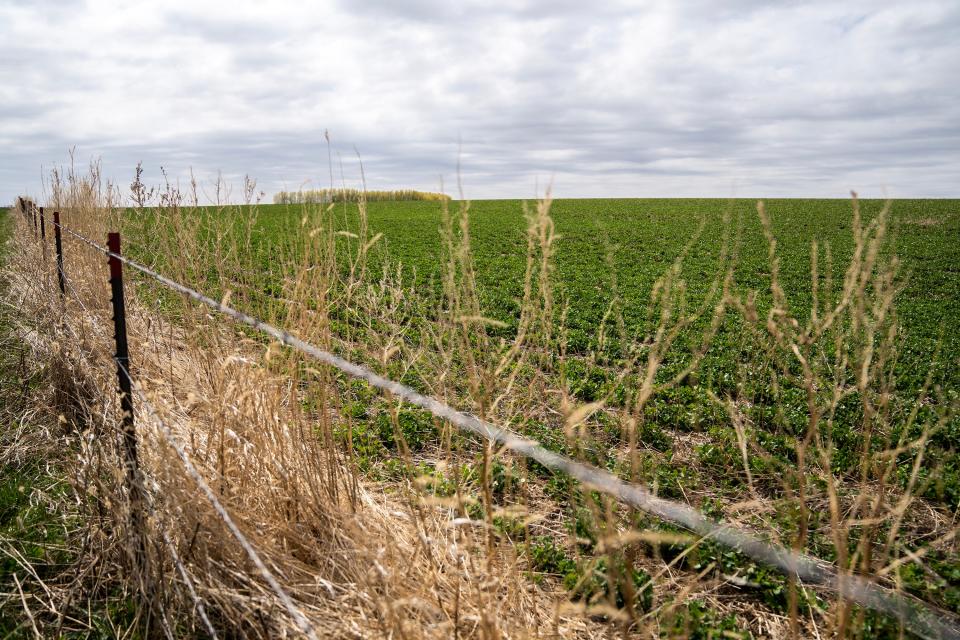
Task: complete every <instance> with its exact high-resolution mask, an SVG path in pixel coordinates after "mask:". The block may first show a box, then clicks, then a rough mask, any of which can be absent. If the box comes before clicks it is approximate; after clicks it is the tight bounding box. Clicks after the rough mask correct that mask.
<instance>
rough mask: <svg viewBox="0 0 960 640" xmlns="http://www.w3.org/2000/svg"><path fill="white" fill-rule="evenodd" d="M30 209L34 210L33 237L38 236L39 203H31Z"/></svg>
mask: <svg viewBox="0 0 960 640" xmlns="http://www.w3.org/2000/svg"><path fill="white" fill-rule="evenodd" d="M30 210H31V211H32V212H33V237H34V238H36V237H37V205H35V204H33V203H32V202H31V203H30Z"/></svg>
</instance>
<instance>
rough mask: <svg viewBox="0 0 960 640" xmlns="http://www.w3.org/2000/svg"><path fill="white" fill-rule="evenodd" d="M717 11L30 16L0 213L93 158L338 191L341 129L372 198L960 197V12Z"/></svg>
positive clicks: (932, 6) (43, 10) (257, 10)
mask: <svg viewBox="0 0 960 640" xmlns="http://www.w3.org/2000/svg"><path fill="white" fill-rule="evenodd" d="M717 4H718V3H713V2H708V1H706V0H688V1H686V2H609V3H583V2H574V1H564V2H546V1H541V0H525V1H521V2H503V3H497V2H488V1H485V2H479V1H476V2H473V1H470V2H463V3H449V2H439V1H432V0H403V1H397V2H387V1H386V0H383V1H377V2H367V3H348V2H345V1H342V2H332V3H330V4H313V3H311V4H309V5H304V4H303V3H295V2H276V3H269V4H266V3H259V2H246V1H235V2H229V3H227V2H207V3H197V2H187V1H186V0H174V1H171V2H166V3H158V4H149V3H148V4H143V3H138V4H133V3H118V2H108V1H106V0H90V1H89V2H86V3H79V2H46V3H25V2H16V3H6V4H4V5H3V6H2V7H0V36H2V37H0V55H2V56H3V59H4V60H5V61H7V64H5V65H4V66H3V67H2V69H0V81H2V82H0V142H2V143H3V146H4V148H5V149H6V150H8V151H6V152H5V157H4V158H3V160H2V162H0V198H2V199H6V200H10V199H12V198H13V196H14V195H16V194H17V193H21V192H23V191H24V190H28V191H30V192H31V193H34V194H36V193H39V192H40V179H39V176H40V168H41V166H46V167H49V166H51V165H52V164H53V163H55V162H58V161H59V162H62V161H64V160H65V159H66V157H67V151H68V149H70V148H73V147H76V148H77V153H78V154H79V157H81V158H84V159H85V158H87V157H89V156H99V157H102V159H103V163H104V169H105V174H106V175H108V176H113V177H114V178H115V179H116V181H117V182H118V183H119V184H126V183H127V182H128V181H129V178H130V177H131V176H132V172H133V167H134V166H135V164H136V163H137V161H140V160H142V161H143V162H144V166H145V167H146V168H147V172H148V173H147V176H148V178H152V179H154V180H158V179H159V168H160V166H163V167H164V168H165V169H166V170H167V171H168V172H169V174H170V175H171V176H173V177H174V178H177V177H179V178H181V179H186V176H187V175H188V174H189V171H190V169H191V168H193V170H194V172H195V174H197V175H200V176H210V175H214V174H215V173H216V172H217V170H222V171H223V172H224V175H226V176H227V177H228V178H232V179H236V180H239V179H240V178H242V176H243V175H244V174H250V175H253V176H256V177H257V178H258V179H259V182H260V185H261V186H262V187H263V188H264V189H265V190H267V191H268V192H273V191H276V190H278V189H281V188H285V187H286V188H289V187H296V186H298V185H300V184H301V183H304V182H305V181H308V180H309V181H312V183H313V184H319V185H324V184H326V183H327V182H329V167H328V165H327V149H326V141H325V138H324V131H325V130H329V131H330V132H331V134H332V136H333V141H334V146H335V161H334V162H335V165H336V167H335V171H334V173H335V174H337V176H336V181H338V182H339V180H340V175H339V174H340V168H339V165H340V161H341V160H342V161H343V167H344V171H343V173H344V178H345V179H346V180H347V181H348V183H349V184H352V185H356V184H357V183H358V181H359V166H358V163H357V158H356V156H357V152H359V154H360V156H361V157H362V158H363V160H364V169H365V172H366V177H367V183H368V185H369V186H370V187H371V188H391V187H412V188H423V189H436V188H438V186H439V184H440V181H441V179H443V180H444V181H445V184H446V185H448V186H451V185H453V184H455V182H456V171H457V164H458V160H459V162H460V166H461V168H462V169H461V170H462V180H463V183H464V186H465V190H466V193H467V195H468V196H470V197H474V198H483V197H531V196H533V195H535V192H534V189H535V186H536V185H539V186H541V187H542V186H543V185H544V184H546V183H547V182H549V181H551V180H552V181H553V184H554V188H555V193H556V194H557V195H559V196H565V197H577V196H583V197H598V196H639V197H642V196H720V197H724V196H730V195H740V196H778V195H781V196H782V195H789V196H827V197H830V196H833V197H843V196H844V195H845V194H846V193H847V191H848V190H849V189H857V190H859V191H861V193H863V194H864V195H872V196H882V195H884V194H885V193H887V194H890V195H893V196H900V197H907V196H928V197H944V196H953V197H958V196H960V180H958V178H960V152H958V151H957V149H960V85H958V84H957V83H956V82H955V81H954V79H953V76H954V75H955V69H956V66H957V64H958V62H960V44H958V43H957V42H956V38H955V37H954V36H955V34H956V33H957V32H958V31H960V6H958V5H957V4H956V3H953V2H949V1H948V0H935V1H934V0H931V1H923V0H920V1H917V2H912V3H910V4H909V5H904V4H902V3H895V2H873V1H869V0H860V1H853V2H848V3H834V2H812V3H794V2H774V3H770V2H754V1H751V0H740V1H737V2H732V3H720V4H722V5H723V6H722V7H718V6H716V5H717ZM593 5H598V6H593ZM51 34H56V36H53V35H51Z"/></svg>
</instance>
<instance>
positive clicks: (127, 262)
mask: <svg viewBox="0 0 960 640" xmlns="http://www.w3.org/2000/svg"><path fill="white" fill-rule="evenodd" d="M20 211H21V213H22V214H23V215H24V216H25V217H26V218H27V219H28V220H29V217H30V215H31V214H32V215H33V219H34V229H35V234H36V230H37V228H38V224H37V221H38V217H37V213H38V211H39V232H40V233H39V242H40V243H41V250H42V251H44V252H45V251H46V235H45V231H44V218H45V216H44V210H43V207H39V208H38V207H37V206H36V205H35V204H34V203H33V202H31V201H29V200H25V199H23V198H21V199H20ZM53 225H54V230H55V239H56V241H55V249H56V253H57V277H58V284H59V289H60V295H61V296H63V295H66V291H67V289H69V288H70V287H69V286H66V283H67V282H68V280H67V278H66V274H65V272H64V266H63V265H64V260H63V247H62V241H61V232H65V233H67V234H68V235H70V236H71V237H73V238H75V239H76V240H78V241H80V242H82V243H85V244H86V245H88V246H89V247H91V248H93V249H94V250H96V251H98V252H100V253H101V254H102V255H103V256H104V257H105V258H106V259H107V262H108V265H109V272H110V285H111V292H112V300H111V302H112V305H113V314H114V317H113V321H114V330H115V342H116V354H115V356H114V360H115V362H116V365H117V379H118V393H119V396H120V402H121V407H122V411H123V417H122V420H123V443H124V459H125V462H126V482H127V484H128V490H129V491H130V495H131V519H132V521H133V522H132V523H131V524H132V525H133V530H134V531H140V530H141V529H142V518H143V509H145V508H148V507H147V506H146V505H148V504H149V501H148V500H147V499H146V496H144V495H143V485H142V482H141V481H140V479H139V478H138V469H137V436H136V430H135V422H134V405H133V397H134V396H136V397H137V399H138V400H139V402H140V404H141V406H142V407H143V408H144V409H145V410H146V411H147V412H148V413H149V414H151V415H152V416H153V417H154V418H155V419H156V420H157V422H158V424H159V425H160V427H161V434H162V435H163V437H164V439H165V440H166V441H167V443H168V444H169V445H170V446H171V447H172V448H173V449H174V450H175V451H176V453H177V456H178V457H179V459H180V461H181V463H182V464H183V466H184V469H185V470H186V472H187V474H188V475H189V476H190V477H191V479H192V480H193V481H194V482H195V483H196V484H197V486H198V488H199V489H200V491H201V493H203V494H204V496H205V498H206V499H207V500H208V501H209V502H210V504H211V506H212V507H213V508H214V510H215V511H216V513H217V514H218V515H219V517H220V518H221V519H222V520H223V522H224V524H225V525H226V527H227V529H228V530H229V532H230V533H231V535H233V537H234V538H236V540H237V542H238V543H239V544H240V546H241V547H242V548H243V550H244V552H245V553H246V554H247V555H248V556H249V558H250V560H251V562H252V563H253V564H254V566H255V567H256V568H257V570H258V572H259V573H260V574H261V576H262V577H263V578H264V580H265V581H266V582H267V584H268V585H269V586H270V588H271V589H272V590H273V591H274V592H275V593H276V595H277V596H278V598H279V599H280V600H281V602H282V603H283V605H284V606H285V607H286V608H287V610H288V611H289V613H290V614H291V616H292V617H293V619H294V620H295V621H296V623H297V625H298V626H299V627H300V629H301V631H303V633H304V634H305V635H307V636H308V637H311V638H312V637H315V633H314V630H313V627H312V625H311V624H310V622H309V620H308V619H307V618H306V616H304V614H303V613H302V612H301V611H300V610H299V609H298V608H297V607H296V606H295V604H294V603H293V601H292V599H291V598H290V597H289V596H288V595H287V594H286V593H285V592H284V590H283V589H282V587H281V586H280V584H279V582H278V581H277V580H276V578H275V576H274V575H273V573H272V572H271V571H270V569H269V568H268V567H267V565H266V564H265V563H264V562H263V560H262V559H261V558H260V556H259V554H258V553H257V551H256V549H255V548H254V547H253V545H252V544H251V543H250V542H249V540H247V538H246V537H245V536H244V535H243V534H242V532H241V531H240V529H239V528H238V527H237V526H236V524H235V523H234V521H233V519H232V518H231V517H230V514H229V512H228V511H227V509H226V508H225V507H224V506H223V504H222V503H221V502H220V501H219V499H218V498H217V496H216V494H215V493H214V492H213V491H212V490H211V488H210V487H209V485H208V484H207V483H206V481H205V480H204V478H203V476H202V475H201V474H200V473H199V471H198V470H197V469H196V467H195V466H194V464H193V462H192V461H191V459H190V457H189V455H188V454H187V453H186V450H185V449H184V447H183V446H182V445H181V444H180V443H179V442H178V441H177V440H176V438H174V436H173V433H172V431H171V430H170V429H169V428H168V427H167V425H165V424H164V423H163V421H162V420H161V419H160V416H159V414H158V412H157V411H156V410H155V409H154V408H153V407H152V405H151V404H150V402H149V400H148V399H147V397H146V396H145V395H144V394H143V393H142V391H141V390H140V388H139V387H138V386H137V384H136V382H135V380H134V376H133V375H132V373H131V371H132V369H131V365H130V359H129V354H128V348H127V337H126V317H125V308H124V293H123V266H126V267H129V268H131V269H133V270H135V271H137V272H139V273H141V274H143V275H145V276H147V277H149V278H151V279H153V280H155V281H156V282H158V283H160V284H161V285H163V286H165V287H167V288H169V289H171V290H173V291H176V292H178V293H180V294H182V295H184V296H186V297H188V298H190V299H192V300H194V301H196V302H199V303H201V304H203V305H206V306H207V307H209V308H211V309H213V310H214V311H217V312H219V313H220V314H222V315H224V316H226V317H227V318H230V319H231V320H233V321H235V322H238V323H241V324H245V325H248V326H250V327H252V328H253V329H255V330H257V331H259V332H261V333H263V334H264V335H266V336H269V337H271V338H273V339H274V340H276V341H278V342H280V343H281V344H284V345H286V346H288V347H291V348H293V349H295V350H297V351H299V352H301V353H303V354H305V355H307V356H310V357H311V358H313V359H315V360H318V361H320V362H322V363H324V364H327V365H329V366H332V367H335V368H336V369H339V370H340V371H342V372H343V373H345V374H347V375H348V376H351V377H353V378H357V379H361V380H364V381H366V382H367V383H368V384H370V385H371V386H373V387H375V388H376V389H379V390H381V391H384V392H386V393H389V394H391V395H392V396H394V397H396V398H399V399H401V400H403V401H404V402H407V403H409V404H412V405H415V406H417V407H420V408H422V409H425V410H427V411H429V412H430V413H431V414H433V415H434V416H436V417H437V418H440V419H443V420H445V421H447V422H449V423H450V424H452V425H454V426H456V427H457V428H459V429H460V430H462V431H465V432H468V433H472V434H474V435H478V436H481V437H482V438H484V439H486V440H488V441H490V442H492V443H496V444H498V445H500V446H501V447H502V448H503V449H506V450H509V451H512V452H513V453H515V454H518V455H520V456H524V457H526V458H529V459H531V460H534V461H536V462H538V463H540V464H541V465H543V466H544V467H547V468H548V469H551V470H552V471H555V472H560V473H565V474H567V475H569V476H571V477H573V478H575V479H576V480H578V481H580V482H581V483H583V484H585V485H588V486H589V487H591V488H593V489H595V490H597V491H600V492H603V493H606V494H607V495H609V496H612V497H614V498H616V499H617V500H618V501H619V502H621V503H622V504H624V505H627V506H629V507H633V508H635V509H639V510H641V511H644V512H646V513H649V514H651V515H654V516H657V517H659V518H661V519H663V520H666V521H669V522H672V523H674V524H677V525H680V526H682V527H684V528H686V529H688V530H690V531H692V532H694V533H697V534H699V535H700V536H703V537H704V538H709V539H712V540H714V541H716V542H718V543H720V544H722V545H724V546H727V547H729V548H731V549H734V550H736V551H738V552H740V553H742V554H744V555H745V556H747V557H749V558H751V559H753V560H755V561H758V562H761V563H764V564H767V565H769V566H771V567H774V568H775V569H777V570H778V571H780V572H781V573H783V574H785V575H787V576H791V577H794V578H796V579H799V580H800V581H803V582H806V583H809V584H815V585H820V586H823V587H826V588H828V589H832V590H835V591H836V592H837V593H839V594H840V595H841V596H843V597H844V598H846V599H848V600H849V601H851V602H854V603H856V604H859V605H861V606H864V607H867V608H869V609H872V610H875V611H878V612H882V613H885V614H888V615H891V616H893V617H895V618H897V619H898V620H900V621H901V623H902V624H903V625H904V627H905V628H906V629H908V630H909V631H911V632H913V633H916V634H917V635H919V636H921V637H924V638H931V639H933V638H936V639H940V638H943V639H948V638H949V639H957V640H960V622H958V621H957V620H956V618H955V616H953V615H952V614H949V613H946V612H943V611H940V610H937V609H935V608H933V607H932V606H930V605H928V604H926V603H925V602H923V601H921V600H919V599H917V598H914V597H913V596H910V595H908V594H904V593H902V592H899V591H894V590H893V589H890V588H887V587H885V586H882V585H880V584H877V583H875V582H872V581H870V580H868V579H866V578H864V577H861V576H857V575H852V574H849V573H845V572H843V571H841V570H838V569H837V567H836V566H834V565H832V564H829V563H827V562H825V561H822V560H820V559H817V558H814V557H812V556H809V555H807V554H803V553H799V552H796V551H793V550H790V549H787V548H785V547H783V546H780V545H777V544H772V543H770V542H766V541H764V540H762V539H761V538H759V537H758V536H757V535H755V534H753V533H751V532H749V531H746V530H744V529H742V528H739V527H736V526H732V525H729V524H724V523H722V522H718V521H716V520H713V519H710V518H707V517H705V516H704V515H703V514H701V513H700V512H699V511H698V510H696V509H694V508H693V507H691V506H690V505H687V504H683V503H679V502H675V501H671V500H666V499H663V498H660V497H658V496H656V495H655V494H654V493H652V492H651V491H650V490H648V489H647V488H646V487H643V486H640V485H638V484H635V483H629V482H625V481H624V480H622V479H620V478H618V477H617V476H615V475H613V474H612V473H610V472H608V471H604V470H602V469H599V468H597V467H594V466H591V465H588V464H584V463H581V462H577V461H575V460H572V459H570V458H567V457H565V456H562V455H559V454H556V453H554V452H552V451H549V450H548V449H546V448H545V447H543V446H541V445H540V444H539V443H537V442H536V441H533V440H530V439H527V438H524V437H522V436H520V435H519V434H517V433H515V432H513V431H510V430H508V429H505V428H502V427H498V426H496V425H494V424H491V423H490V422H487V421H485V420H481V419H480V418H477V417H476V416H473V415H471V414H469V413H466V412H463V411H459V410H457V409H454V408H452V407H450V406H449V405H447V404H445V403H443V402H441V401H439V400H437V399H435V398H432V397H429V396H426V395H423V394H421V393H419V392H417V391H415V390H414V389H412V388H411V387H409V386H406V385H403V384H401V383H399V382H396V381H393V380H390V379H388V378H385V377H383V376H381V375H379V374H377V373H375V372H374V371H372V370H370V369H369V368H367V367H364V366H362V365H358V364H355V363H353V362H350V361H348V360H346V359H344V358H342V357H340V356H337V355H336V354H333V353H330V352H328V351H325V350H323V349H320V348H318V347H316V346H314V345H312V344H309V343H307V342H304V341H303V340H301V339H299V338H297V337H296V336H294V335H293V334H291V333H289V332H288V331H285V330H283V329H280V328H277V327H275V326H273V325H271V324H268V323H266V322H264V321H262V320H260V319H258V318H255V317H253V316H250V315H248V314H245V313H243V312H241V311H238V310H236V309H234V308H232V307H229V306H227V305H226V304H223V303H221V302H218V301H216V300H214V299H213V298H211V297H209V296H207V295H204V294H203V293H201V292H199V291H196V290H195V289H193V288H191V287H189V286H187V285H184V284H182V283H179V282H176V281H174V280H171V279H170V278H167V277H166V276H164V275H162V274H160V273H158V272H156V271H154V270H152V269H150V268H149V267H146V266H144V265H142V264H139V263H137V262H135V261H133V260H131V259H129V258H127V257H125V256H123V255H122V254H121V251H120V234H119V233H110V234H109V235H108V243H107V246H106V247H104V246H102V245H100V244H98V243H97V242H95V241H94V240H92V239H90V238H88V237H86V236H84V235H82V234H79V233H77V232H75V231H73V230H71V229H69V228H67V227H65V226H63V225H62V224H61V223H60V212H54V219H53ZM35 237H36V235H35ZM71 291H72V289H71ZM81 304H82V302H81ZM166 542H167V543H168V546H169V548H170V551H171V552H172V554H173V557H174V559H175V560H176V558H177V556H176V551H175V549H174V548H173V546H172V545H170V544H169V541H166ZM177 564H178V570H179V571H180V572H181V575H183V577H185V578H186V573H185V572H184V571H183V567H182V566H181V565H179V563H178V562H177ZM185 582H186V583H187V585H188V588H189V589H190V591H191V595H192V597H193V598H194V600H195V603H196V605H197V607H198V611H199V612H200V614H201V618H202V619H203V621H204V623H205V625H206V627H207V630H208V632H210V634H211V636H213V637H216V633H215V631H214V629H213V627H212V625H210V622H209V620H208V619H207V617H206V615H205V613H203V608H202V602H201V601H200V600H199V598H197V597H196V593H195V592H193V589H192V586H190V581H189V579H186V580H185Z"/></svg>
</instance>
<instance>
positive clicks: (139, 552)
mask: <svg viewBox="0 0 960 640" xmlns="http://www.w3.org/2000/svg"><path fill="white" fill-rule="evenodd" d="M107 248H108V249H109V250H110V255H108V261H109V264H110V291H111V293H112V294H113V297H112V298H111V302H112V303H113V331H114V340H115V341H116V349H117V352H116V356H115V359H116V361H117V382H118V384H119V390H120V409H121V410H122V412H123V458H124V466H125V467H126V483H127V491H128V492H129V496H130V528H131V535H132V536H133V539H134V541H135V558H134V562H135V565H136V569H137V571H138V572H139V576H140V580H141V584H144V579H145V577H146V576H145V575H144V574H145V572H146V561H147V556H146V546H145V542H144V537H143V533H144V528H143V525H144V520H143V505H144V500H143V493H142V490H143V489H142V485H141V483H140V463H139V460H138V455H137V431H136V427H135V425H134V422H133V395H132V392H133V389H132V380H131V376H132V372H131V371H130V353H129V351H128V349H127V314H126V309H125V307H124V302H123V263H122V262H120V259H119V256H120V255H121V254H120V234H119V233H117V232H111V233H109V234H108V235H107Z"/></svg>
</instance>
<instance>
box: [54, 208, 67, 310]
mask: <svg viewBox="0 0 960 640" xmlns="http://www.w3.org/2000/svg"><path fill="white" fill-rule="evenodd" d="M53 241H54V245H55V246H56V247H57V284H59V285H60V299H61V300H62V299H63V298H64V296H65V295H66V293H67V287H66V279H65V278H64V275H63V242H62V241H61V237H60V212H59V211H54V212H53Z"/></svg>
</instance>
